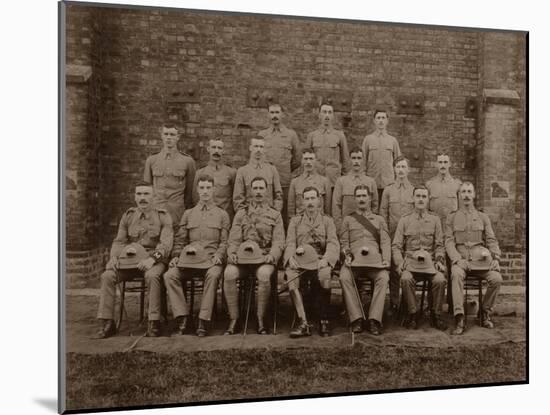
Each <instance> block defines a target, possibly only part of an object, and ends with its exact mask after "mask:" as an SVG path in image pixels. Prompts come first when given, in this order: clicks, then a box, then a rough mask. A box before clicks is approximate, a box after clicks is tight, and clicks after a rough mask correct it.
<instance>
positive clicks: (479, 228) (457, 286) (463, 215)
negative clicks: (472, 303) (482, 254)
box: [445, 207, 502, 316]
mask: <svg viewBox="0 0 550 415" xmlns="http://www.w3.org/2000/svg"><path fill="white" fill-rule="evenodd" d="M476 245H482V246H484V247H486V248H487V249H488V250H489V251H490V252H491V255H492V257H493V259H496V260H500V255H501V252H500V248H499V246H498V241H497V240H496V238H495V233H494V232H493V228H492V226H491V221H490V219H489V216H487V214H485V213H483V212H480V211H478V210H476V209H475V208H472V209H471V210H469V209H466V208H464V207H463V208H460V209H459V210H457V211H456V212H452V213H450V214H449V216H447V223H446V226H445V247H446V249H447V255H449V258H450V259H451V262H452V267H451V284H452V294H453V303H454V304H453V307H454V310H453V311H454V315H455V316H456V315H458V314H464V278H465V277H466V270H464V269H463V268H462V267H461V266H460V265H458V264H457V262H458V261H459V260H461V259H464V260H466V261H468V260H469V256H470V249H471V248H472V247H474V246H476ZM476 273H478V274H480V275H482V277H483V278H484V279H486V280H487V291H486V293H485V297H484V298H483V305H482V310H483V311H485V312H488V313H490V312H491V311H492V309H493V305H494V303H495V300H496V297H497V295H498V292H499V290H500V285H501V283H502V276H501V274H500V272H498V271H476Z"/></svg>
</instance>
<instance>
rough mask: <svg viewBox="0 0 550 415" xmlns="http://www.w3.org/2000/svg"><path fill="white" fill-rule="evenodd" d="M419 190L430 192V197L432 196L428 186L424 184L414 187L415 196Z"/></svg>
mask: <svg viewBox="0 0 550 415" xmlns="http://www.w3.org/2000/svg"><path fill="white" fill-rule="evenodd" d="M417 190H426V191H427V192H428V196H429V195H430V189H428V188H427V187H426V186H424V185H423V184H419V185H416V186H415V187H414V190H413V196H414V194H415V193H416V191H417Z"/></svg>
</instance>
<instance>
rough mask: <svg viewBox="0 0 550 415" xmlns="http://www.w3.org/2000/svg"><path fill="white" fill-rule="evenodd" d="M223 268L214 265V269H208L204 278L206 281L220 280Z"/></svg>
mask: <svg viewBox="0 0 550 415" xmlns="http://www.w3.org/2000/svg"><path fill="white" fill-rule="evenodd" d="M222 271H223V268H222V267H221V266H219V265H214V266H213V267H210V268H208V271H206V274H205V275H204V278H205V279H206V280H215V281H217V280H219V279H220V277H221V275H222Z"/></svg>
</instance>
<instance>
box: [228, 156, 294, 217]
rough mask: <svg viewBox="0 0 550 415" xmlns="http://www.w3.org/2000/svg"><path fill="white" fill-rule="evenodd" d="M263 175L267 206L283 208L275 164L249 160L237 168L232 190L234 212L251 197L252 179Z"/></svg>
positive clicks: (246, 203) (245, 204)
mask: <svg viewBox="0 0 550 415" xmlns="http://www.w3.org/2000/svg"><path fill="white" fill-rule="evenodd" d="M255 177H263V178H264V179H265V180H266V181H267V193H266V202H267V204H268V205H269V206H271V207H272V208H274V209H276V210H277V211H279V212H280V211H281V209H282V208H283V191H282V189H281V182H280V180H279V173H278V172H277V169H276V168H275V166H273V165H272V164H270V163H267V162H265V161H262V162H256V161H250V162H249V163H248V164H247V165H245V166H242V167H240V168H239V169H238V170H237V177H236V178H235V189H234V190H233V207H234V209H235V212H237V211H238V210H239V209H242V208H245V207H246V206H247V205H248V204H249V203H250V198H251V197H252V196H251V194H252V179H254V178H255Z"/></svg>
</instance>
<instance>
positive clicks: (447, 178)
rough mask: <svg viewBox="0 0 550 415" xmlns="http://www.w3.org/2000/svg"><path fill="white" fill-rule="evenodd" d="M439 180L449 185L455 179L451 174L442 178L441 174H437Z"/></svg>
mask: <svg viewBox="0 0 550 415" xmlns="http://www.w3.org/2000/svg"><path fill="white" fill-rule="evenodd" d="M437 179H438V180H439V181H440V182H445V183H448V182H450V181H451V180H453V177H452V176H451V173H447V174H446V175H445V176H442V175H441V174H439V173H438V174H437Z"/></svg>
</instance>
